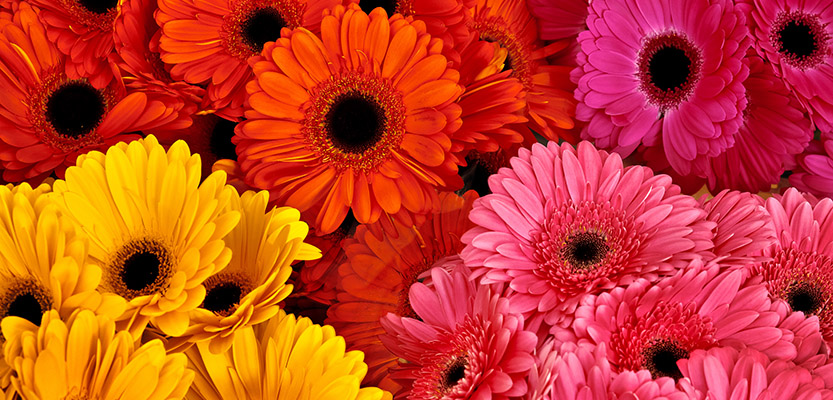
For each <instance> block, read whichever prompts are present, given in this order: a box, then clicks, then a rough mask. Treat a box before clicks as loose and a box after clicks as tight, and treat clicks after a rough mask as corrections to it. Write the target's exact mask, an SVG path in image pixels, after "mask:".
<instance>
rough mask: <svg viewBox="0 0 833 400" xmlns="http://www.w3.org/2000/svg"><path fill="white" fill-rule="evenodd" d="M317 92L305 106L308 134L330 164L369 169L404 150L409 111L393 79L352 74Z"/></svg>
mask: <svg viewBox="0 0 833 400" xmlns="http://www.w3.org/2000/svg"><path fill="white" fill-rule="evenodd" d="M314 93H315V94H316V95H315V96H314V98H313V101H312V102H311V103H310V106H309V107H308V108H307V109H305V110H304V113H305V119H304V128H303V133H304V135H305V136H306V137H307V140H308V141H309V143H310V145H311V146H312V148H313V149H314V151H316V152H317V153H318V154H319V155H320V156H321V157H322V159H323V160H324V161H325V162H329V163H332V164H333V165H334V166H335V167H336V168H353V169H356V170H359V171H362V172H367V171H370V170H373V169H374V168H376V167H377V166H378V165H379V164H381V163H382V162H385V161H386V160H387V159H389V157H391V152H393V151H395V150H396V149H398V148H399V145H400V143H401V142H402V137H403V135H404V133H405V111H406V109H405V105H404V103H403V100H402V94H401V93H400V92H399V91H398V90H396V89H395V88H394V87H392V86H391V85H390V82H388V81H387V80H385V79H380V78H377V77H375V76H369V75H362V74H359V73H353V72H350V73H346V74H344V75H342V76H339V77H334V78H333V79H332V80H330V81H327V82H324V83H322V84H320V85H319V86H318V87H317V88H316V90H315V91H314Z"/></svg>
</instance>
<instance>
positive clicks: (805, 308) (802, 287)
mask: <svg viewBox="0 0 833 400" xmlns="http://www.w3.org/2000/svg"><path fill="white" fill-rule="evenodd" d="M786 300H787V303H789V305H790V308H792V310H793V311H801V312H803V313H804V314H808V315H809V314H813V313H815V312H817V311H818V310H819V309H821V306H822V305H824V290H822V288H820V287H818V286H816V285H813V284H810V283H807V282H800V283H797V284H794V285H792V286H791V287H790V288H789V289H788V290H787V295H786Z"/></svg>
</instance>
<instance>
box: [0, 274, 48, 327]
mask: <svg viewBox="0 0 833 400" xmlns="http://www.w3.org/2000/svg"><path fill="white" fill-rule="evenodd" d="M51 306H52V301H51V299H50V296H49V293H48V292H47V290H46V289H45V288H44V287H43V286H42V285H40V284H39V283H37V282H36V281H34V280H19V281H17V282H14V283H12V284H11V285H10V286H8V287H7V288H6V290H5V293H4V295H3V296H2V300H0V307H2V308H0V310H2V311H0V319H2V317H11V316H14V317H20V318H23V319H25V320H28V321H29V322H31V323H33V324H35V325H40V323H41V316H42V315H43V313H45V312H46V311H47V310H49V309H50V308H51Z"/></svg>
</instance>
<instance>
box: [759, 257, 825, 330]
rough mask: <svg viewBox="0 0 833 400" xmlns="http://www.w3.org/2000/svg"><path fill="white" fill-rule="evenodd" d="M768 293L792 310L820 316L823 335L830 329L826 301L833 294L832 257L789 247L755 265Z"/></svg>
mask: <svg viewBox="0 0 833 400" xmlns="http://www.w3.org/2000/svg"><path fill="white" fill-rule="evenodd" d="M753 273H754V274H755V275H760V276H761V277H762V278H763V280H764V282H766V284H767V288H768V289H769V293H770V294H771V295H772V296H773V297H776V298H780V299H781V300H784V301H786V302H787V303H788V304H789V305H790V308H791V309H792V310H793V311H801V312H803V313H804V314H808V315H809V314H813V315H817V316H818V317H819V325H820V326H821V328H822V331H825V333H824V334H825V335H829V334H830V333H831V332H830V329H831V313H830V311H829V307H828V304H829V300H830V297H831V293H833V259H831V258H830V257H827V256H825V255H823V254H817V253H810V252H805V251H799V250H796V249H792V248H787V249H782V250H780V251H779V252H777V253H775V254H774V255H773V257H772V261H768V262H765V263H763V264H761V265H760V266H757V267H756V268H755V269H754V271H753Z"/></svg>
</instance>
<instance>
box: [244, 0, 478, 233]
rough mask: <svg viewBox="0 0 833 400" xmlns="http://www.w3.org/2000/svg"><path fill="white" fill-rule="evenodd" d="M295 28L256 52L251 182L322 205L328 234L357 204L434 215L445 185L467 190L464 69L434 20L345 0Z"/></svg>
mask: <svg viewBox="0 0 833 400" xmlns="http://www.w3.org/2000/svg"><path fill="white" fill-rule="evenodd" d="M321 36H322V38H323V40H322V39H319V38H318V37H316V36H315V35H314V34H313V33H312V32H310V31H308V30H306V29H296V30H294V31H292V32H284V35H283V37H281V39H279V40H278V41H277V42H276V43H274V44H272V43H270V44H267V45H266V46H265V47H264V50H263V54H262V56H260V57H257V58H255V59H253V60H252V65H253V67H254V72H255V75H256V79H255V80H254V81H252V83H251V84H249V85H248V89H249V94H250V97H249V101H248V104H249V105H250V109H248V110H247V111H246V118H248V119H247V120H246V121H243V122H242V123H240V124H239V125H238V126H237V130H236V132H235V133H236V135H235V137H234V138H233V139H232V141H233V142H235V143H236V144H237V153H238V156H239V160H240V165H241V167H242V168H243V170H244V171H246V176H247V182H248V183H250V184H252V185H254V186H256V187H258V188H263V189H268V190H270V192H271V194H272V198H273V200H274V201H277V203H279V204H286V205H290V206H293V207H296V208H298V209H300V210H302V211H305V210H312V211H313V212H314V213H315V215H316V218H315V224H314V225H316V226H317V228H318V231H319V233H325V234H326V233H330V232H332V231H334V230H335V229H336V228H337V227H338V226H339V224H341V221H342V220H344V217H345V216H346V215H347V212H348V211H349V210H350V209H351V208H352V210H353V215H354V216H355V217H356V220H357V221H359V222H361V223H373V222H375V221H377V220H378V219H379V217H380V216H381V215H382V213H383V212H385V213H388V214H390V215H394V214H397V213H399V212H400V211H405V212H408V213H412V214H425V213H428V212H430V211H431V210H432V207H433V204H434V202H433V200H434V199H435V198H436V189H435V187H437V186H440V187H445V188H452V189H456V188H458V187H460V186H461V185H462V182H461V180H460V177H458V176H457V174H456V172H457V165H456V162H457V159H456V157H454V156H453V155H452V154H451V153H450V150H451V141H450V139H449V134H450V133H452V132H453V131H454V130H456V129H457V128H459V125H460V113H461V110H460V107H459V105H457V104H456V103H455V101H456V100H457V98H458V97H459V96H460V94H461V93H462V88H461V87H460V85H458V84H457V80H458V76H459V73H458V72H457V71H456V70H454V69H451V68H449V67H448V62H447V59H446V57H445V56H443V55H442V54H441V51H442V41H441V40H439V39H436V38H431V36H430V35H428V34H427V33H426V31H425V24H424V23H422V22H420V21H413V20H412V19H410V18H407V19H406V18H405V17H403V16H402V15H401V14H394V15H393V16H392V17H390V19H388V16H387V14H386V13H385V10H384V9H382V8H376V9H374V10H373V12H371V13H370V15H369V16H368V14H365V13H364V12H363V11H361V9H360V8H359V7H358V6H357V5H355V4H351V5H350V6H349V7H347V8H345V7H342V6H338V7H336V8H335V10H334V11H333V12H332V13H327V15H326V16H325V17H324V19H323V21H322V22H321Z"/></svg>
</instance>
